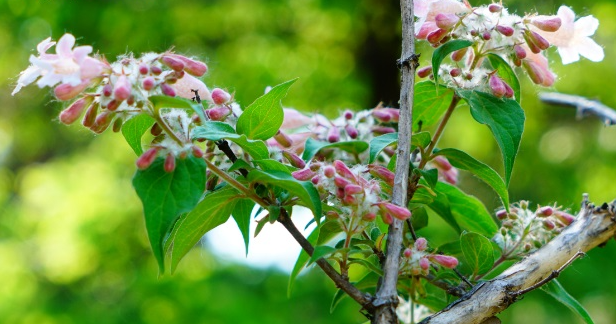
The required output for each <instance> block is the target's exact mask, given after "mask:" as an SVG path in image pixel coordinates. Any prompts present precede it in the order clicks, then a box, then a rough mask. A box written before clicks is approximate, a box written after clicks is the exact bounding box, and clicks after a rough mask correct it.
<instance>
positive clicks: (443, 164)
mask: <svg viewBox="0 0 616 324" xmlns="http://www.w3.org/2000/svg"><path fill="white" fill-rule="evenodd" d="M432 162H433V163H434V164H436V165H437V167H438V168H440V169H443V170H445V171H447V170H451V168H453V166H452V165H451V163H449V160H447V158H446V157H444V156H442V155H437V156H435V157H434V159H432Z"/></svg>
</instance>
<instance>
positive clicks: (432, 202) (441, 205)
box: [411, 188, 462, 233]
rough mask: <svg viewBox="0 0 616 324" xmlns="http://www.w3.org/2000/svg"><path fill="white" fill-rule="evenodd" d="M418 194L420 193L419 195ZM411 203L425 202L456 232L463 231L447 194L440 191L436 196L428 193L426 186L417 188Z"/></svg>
mask: <svg viewBox="0 0 616 324" xmlns="http://www.w3.org/2000/svg"><path fill="white" fill-rule="evenodd" d="M422 193H423V194H422ZM418 194H420V195H419V196H418ZM411 203H414V204H420V203H425V204H426V205H428V207H430V209H432V210H433V211H434V212H435V213H436V214H437V215H439V216H440V217H441V218H442V219H443V220H444V221H445V222H447V224H449V225H450V226H451V227H453V229H454V230H455V231H456V232H458V233H460V232H461V231H462V229H461V228H460V225H459V224H458V222H457V221H456V218H455V217H454V216H453V214H452V212H451V206H450V204H449V198H448V197H447V194H445V193H441V192H439V193H438V194H437V196H436V197H434V196H431V195H430V194H428V193H427V192H426V189H425V188H420V189H418V190H417V192H415V196H413V200H411Z"/></svg>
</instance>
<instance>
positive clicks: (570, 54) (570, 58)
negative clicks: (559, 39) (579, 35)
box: [558, 47, 580, 64]
mask: <svg viewBox="0 0 616 324" xmlns="http://www.w3.org/2000/svg"><path fill="white" fill-rule="evenodd" d="M558 54H559V55H560V58H561V60H562V61H563V64H569V63H573V62H577V61H579V60H580V54H579V53H578V51H577V50H576V49H575V48H572V47H559V48H558Z"/></svg>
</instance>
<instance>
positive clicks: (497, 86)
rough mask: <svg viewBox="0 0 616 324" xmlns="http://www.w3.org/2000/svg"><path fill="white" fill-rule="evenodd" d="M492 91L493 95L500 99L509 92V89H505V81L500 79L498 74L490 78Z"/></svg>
mask: <svg viewBox="0 0 616 324" xmlns="http://www.w3.org/2000/svg"><path fill="white" fill-rule="evenodd" d="M489 83H490V89H491V90H492V93H493V94H494V95H495V96H496V97H498V98H502V97H503V96H504V95H505V93H506V92H507V89H506V88H505V84H504V82H503V80H501V78H499V77H498V76H497V75H496V73H495V74H492V75H491V76H490V82H489Z"/></svg>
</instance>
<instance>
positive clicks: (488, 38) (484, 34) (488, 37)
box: [481, 31, 492, 40]
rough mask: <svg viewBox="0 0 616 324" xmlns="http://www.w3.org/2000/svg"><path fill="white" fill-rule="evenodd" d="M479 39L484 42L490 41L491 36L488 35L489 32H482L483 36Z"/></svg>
mask: <svg viewBox="0 0 616 324" xmlns="http://www.w3.org/2000/svg"><path fill="white" fill-rule="evenodd" d="M481 38H483V39H484V40H490V39H492V34H490V32H489V31H486V32H483V34H481Z"/></svg>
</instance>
